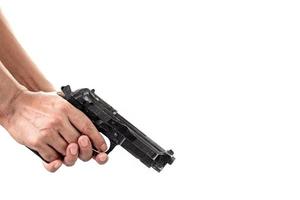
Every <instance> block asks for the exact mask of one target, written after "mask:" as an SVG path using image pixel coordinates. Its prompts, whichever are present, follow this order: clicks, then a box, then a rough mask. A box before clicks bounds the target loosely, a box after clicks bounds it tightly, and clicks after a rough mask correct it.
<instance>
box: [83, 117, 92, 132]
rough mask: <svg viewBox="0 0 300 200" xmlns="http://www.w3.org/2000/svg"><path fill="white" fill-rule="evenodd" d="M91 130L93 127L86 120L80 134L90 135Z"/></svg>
mask: <svg viewBox="0 0 300 200" xmlns="http://www.w3.org/2000/svg"><path fill="white" fill-rule="evenodd" d="M92 130H93V126H92V123H91V122H90V121H88V120H86V121H85V122H84V123H83V126H82V132H83V133H85V134H88V133H91V132H92Z"/></svg>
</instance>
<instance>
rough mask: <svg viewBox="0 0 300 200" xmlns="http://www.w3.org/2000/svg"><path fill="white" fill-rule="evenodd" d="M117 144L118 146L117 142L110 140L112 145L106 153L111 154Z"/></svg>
mask: <svg viewBox="0 0 300 200" xmlns="http://www.w3.org/2000/svg"><path fill="white" fill-rule="evenodd" d="M116 146H117V144H116V143H115V142H113V141H111V140H110V146H109V148H108V150H107V151H105V153H106V154H109V153H110V152H111V151H112V150H113V149H114V148H115V147H116Z"/></svg>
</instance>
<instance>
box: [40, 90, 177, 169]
mask: <svg viewBox="0 0 300 200" xmlns="http://www.w3.org/2000/svg"><path fill="white" fill-rule="evenodd" d="M61 89H62V92H63V95H62V96H63V98H65V99H66V100H67V101H68V102H69V103H71V104H72V105H73V106H75V107H76V108H77V109H79V110H81V111H82V112H83V113H84V114H85V115H86V116H87V117H88V118H89V119H90V120H91V121H92V122H93V124H94V125H95V127H96V128H97V130H98V131H99V132H101V133H102V134H104V135H105V136H106V137H107V138H108V139H109V141H110V146H109V148H108V150H107V151H106V153H107V154H109V153H110V152H111V151H112V150H113V149H114V148H115V147H116V146H117V145H120V146H121V147H123V148H124V149H126V150H127V151H128V152H129V153H131V154H132V155H133V156H135V157H136V158H137V159H139V160H140V161H141V162H142V163H144V164H145V165H146V166H147V167H152V168H153V169H155V170H156V171H158V172H160V171H161V170H162V169H163V168H164V167H165V165H166V164H170V165H171V164H172V163H173V161H174V160H175V157H174V156H173V154H174V152H173V151H172V150H167V151H166V150H165V149H163V148H162V147H161V146H159V145H158V144H157V143H155V142H154V141H153V140H151V139H150V138H149V137H148V136H146V135H145V134H144V133H142V132H141V131H140V130H139V129H137V128H136V127H135V126H134V125H132V124H131V123H130V122H128V121H127V120H126V119H125V118H124V117H122V116H121V115H120V114H119V113H118V112H117V111H116V110H115V109H114V108H113V107H112V106H110V105H109V104H108V103H106V102H105V101H104V100H102V99H101V98H100V97H99V96H97V95H96V94H95V90H94V89H92V90H90V89H88V88H82V89H78V90H76V91H74V92H72V90H71V87H70V86H69V85H67V86H63V87H62V88H61ZM93 150H94V151H95V152H97V151H96V150H95V149H93ZM35 153H36V154H37V155H38V153H37V152H35ZM40 157H41V156H40Z"/></svg>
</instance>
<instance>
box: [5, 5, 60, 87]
mask: <svg viewBox="0 0 300 200" xmlns="http://www.w3.org/2000/svg"><path fill="white" fill-rule="evenodd" d="M0 61H1V62H2V64H3V65H4V66H5V68H6V69H7V70H8V71H9V72H10V73H11V74H12V76H13V77H14V78H15V79H16V80H17V81H18V82H19V83H20V84H22V85H24V86H25V87H26V88H27V89H28V90H31V91H45V92H51V91H54V90H55V89H54V87H53V85H52V84H51V83H50V82H49V81H48V80H47V79H46V78H45V77H44V75H43V74H42V73H41V72H40V71H39V70H38V68H37V66H36V65H35V64H34V63H33V62H32V60H31V59H30V58H29V56H28V55H27V54H26V52H25V51H24V49H23V48H22V46H21V45H20V44H19V42H18V41H17V39H16V38H15V37H14V35H13V33H12V32H11V30H10V29H9V26H8V24H7V22H6V20H5V18H4V16H3V14H2V13H1V10H0Z"/></svg>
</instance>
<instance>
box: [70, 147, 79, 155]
mask: <svg viewBox="0 0 300 200" xmlns="http://www.w3.org/2000/svg"><path fill="white" fill-rule="evenodd" d="M70 152H71V154H72V155H74V156H75V155H76V154H77V146H75V145H74V146H71V147H70Z"/></svg>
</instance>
